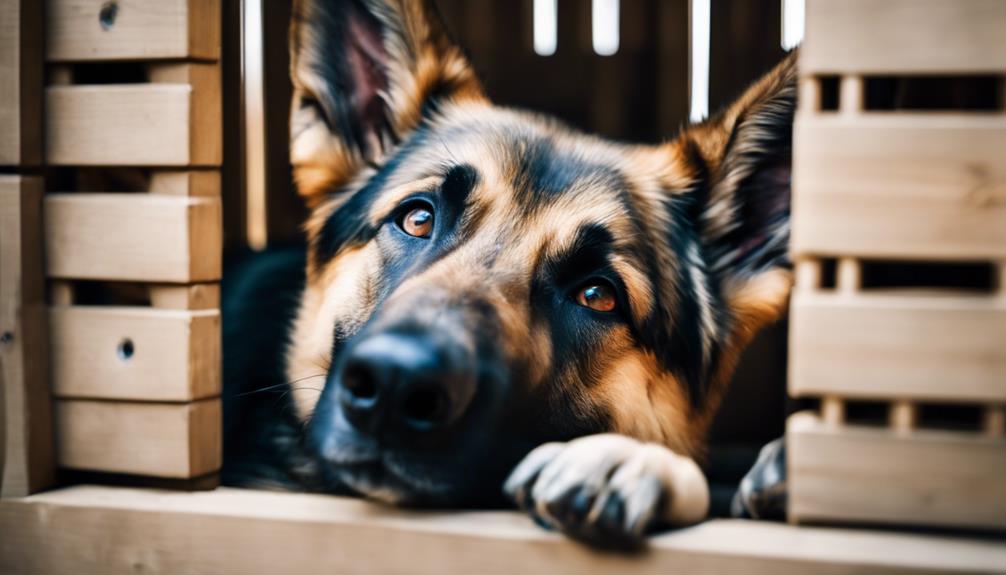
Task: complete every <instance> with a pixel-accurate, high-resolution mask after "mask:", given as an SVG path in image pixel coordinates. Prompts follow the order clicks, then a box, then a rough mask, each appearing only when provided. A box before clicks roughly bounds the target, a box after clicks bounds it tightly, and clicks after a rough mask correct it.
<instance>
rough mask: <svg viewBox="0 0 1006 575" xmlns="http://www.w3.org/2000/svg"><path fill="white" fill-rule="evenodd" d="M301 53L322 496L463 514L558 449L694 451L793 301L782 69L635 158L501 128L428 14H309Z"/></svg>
mask: <svg viewBox="0 0 1006 575" xmlns="http://www.w3.org/2000/svg"><path fill="white" fill-rule="evenodd" d="M291 33H292V47H293V52H292V57H293V65H292V71H293V79H294V85H295V98H294V105H293V115H292V143H291V155H292V160H293V163H294V166H295V176H296V178H297V183H298V187H299V190H300V192H301V194H302V195H304V197H305V198H306V199H307V200H308V202H309V203H310V204H311V205H312V206H313V214H312V216H311V218H310V220H309V222H308V224H307V226H306V229H307V233H308V236H309V240H310V248H309V249H310V252H309V258H308V259H309V264H308V284H307V288H306V290H305V292H304V295H303V300H302V302H301V308H300V312H299V316H298V319H297V321H296V324H295V326H294V330H293V333H292V337H291V341H290V348H289V353H288V372H289V377H290V380H291V381H292V382H295V383H294V384H293V385H294V392H293V393H294V397H295V400H296V404H297V408H298V411H299V413H300V416H301V417H302V418H303V419H304V421H305V424H306V425H307V429H308V436H309V440H310V442H311V445H312V448H313V449H314V450H315V452H316V454H317V458H318V460H319V462H320V463H321V465H322V467H323V468H324V471H325V473H326V474H327V476H328V477H330V478H331V480H332V481H333V482H334V483H337V484H339V485H344V486H346V487H349V488H351V489H353V490H356V491H358V492H360V493H361V494H364V495H368V496H371V497H376V498H380V499H384V500H388V501H394V502H402V503H409V504H462V503H471V502H491V501H493V500H495V499H496V498H497V497H499V495H500V485H501V483H502V480H503V478H504V477H505V475H506V473H507V472H508V471H509V470H510V469H511V468H512V467H513V465H514V464H515V463H516V462H517V461H518V460H519V459H520V457H522V456H523V455H524V454H526V453H527V452H528V451H529V450H530V449H532V448H533V447H535V446H537V445H539V444H541V443H543V442H545V441H551V440H562V439H570V438H573V437H578V436H582V435H587V434H592V433H600V432H607V431H614V432H619V433H624V434H626V435H630V436H633V437H636V438H640V439H644V440H650V441H656V442H659V443H662V444H665V445H667V446H669V447H671V448H673V449H675V450H677V451H679V452H681V453H684V454H689V455H692V454H695V453H696V452H697V451H699V450H700V449H701V441H702V437H703V434H704V432H705V428H706V426H707V425H708V423H709V419H710V417H711V415H712V413H713V411H714V409H715V407H716V405H717V403H718V402H719V399H720V397H721V396H722V394H723V391H724V389H723V388H724V386H725V383H726V381H727V379H728V378H729V375H730V372H731V370H732V368H733V364H734V360H735V358H736V356H737V354H738V353H739V351H740V350H741V348H742V347H743V346H744V345H745V344H746V342H747V341H748V339H749V338H750V337H751V336H752V335H753V333H754V332H755V331H756V330H757V329H758V328H759V327H761V326H762V325H763V324H765V323H767V322H769V321H771V320H773V319H775V318H776V317H777V315H778V314H779V312H780V309H781V308H782V307H783V305H784V302H785V298H786V295H787V292H788V288H789V284H790V274H789V271H787V270H786V268H785V247H786V241H787V222H788V177H789V168H788V166H789V159H788V158H789V125H790V123H791V120H792V109H793V85H792V83H793V78H792V66H791V65H790V64H788V63H787V64H785V65H784V66H783V67H781V68H780V69H779V70H777V71H776V72H774V74H773V75H771V76H770V77H768V78H766V79H765V80H763V81H762V82H760V83H759V84H758V85H756V86H754V87H753V88H752V89H751V91H750V92H749V93H748V94H747V95H745V97H744V98H742V99H741V100H740V101H739V102H738V103H737V104H735V105H734V106H733V107H732V108H730V109H729V110H727V111H726V112H725V113H724V114H723V115H722V116H721V117H720V118H719V119H717V120H714V121H712V122H710V123H708V124H706V125H703V126H698V127H695V128H692V129H690V130H689V131H686V132H684V133H683V134H682V135H680V136H679V137H678V138H677V139H676V140H674V141H672V142H670V143H668V144H666V145H662V146H627V145H620V144H614V143H609V142H606V141H603V140H600V139H597V138H593V137H589V136H585V135H583V134H579V133H576V132H574V131H572V130H570V129H568V128H566V127H564V126H562V125H560V124H558V123H556V122H554V121H551V120H548V119H544V118H541V117H538V116H533V115H529V114H525V113H520V112H515V111H511V110H506V109H500V108H495V107H493V106H492V105H491V104H490V103H489V102H488V101H487V100H486V99H485V97H484V96H483V94H482V91H481V88H480V87H479V85H478V83H477V82H476V80H475V78H474V76H473V74H472V72H471V71H470V69H469V68H468V65H467V63H466V62H465V61H464V59H463V57H462V56H461V55H460V52H459V51H458V50H457V49H456V48H455V47H453V46H452V45H451V44H450V43H449V42H447V40H446V39H445V36H444V34H443V31H442V30H441V29H440V27H439V24H438V23H437V20H436V17H435V14H434V13H433V11H432V10H431V9H430V8H429V7H428V6H426V5H425V4H422V3H420V2H412V1H408V0H401V1H399V2H394V1H387V2H383V1H382V2H378V1H362V0H360V1H357V0H343V1H336V0H306V1H303V2H300V3H299V4H298V5H297V6H296V14H295V19H294V25H293V28H292V30H291ZM321 375H323V376H324V378H325V385H324V388H323V390H322V391H321V392H320V393H319V392H318V391H317V386H315V385H311V386H297V385H296V382H298V381H302V380H305V378H311V377H315V376H321Z"/></svg>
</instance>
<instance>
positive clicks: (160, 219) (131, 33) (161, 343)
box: [43, 0, 222, 485]
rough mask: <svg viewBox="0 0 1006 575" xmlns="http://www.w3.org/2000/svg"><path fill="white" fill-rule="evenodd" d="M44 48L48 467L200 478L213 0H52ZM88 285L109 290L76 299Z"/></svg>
mask: <svg viewBox="0 0 1006 575" xmlns="http://www.w3.org/2000/svg"><path fill="white" fill-rule="evenodd" d="M45 54H46V59H47V61H48V62H49V64H50V65H49V85H48V86H47V87H46V88H45V104H46V117H45V136H46V146H45V161H46V163H47V164H48V165H50V166H58V167H61V168H63V169H62V170H61V171H60V172H59V174H60V177H59V178H58V179H56V180H55V182H56V183H53V184H51V185H50V186H49V187H50V188H51V193H48V194H46V196H45V198H44V200H43V206H44V210H45V228H44V234H45V236H44V237H45V273H46V276H47V277H48V278H49V292H50V304H51V305H50V308H49V310H48V320H49V321H48V327H49V330H50V334H51V343H52V346H51V365H52V391H53V395H54V397H55V400H54V414H55V415H54V419H55V424H56V435H57V442H56V443H57V446H58V449H57V453H56V460H57V463H58V465H59V466H61V467H63V468H67V469H72V470H79V471H87V472H99V473H113V474H126V475H130V476H150V477H157V478H169V479H192V478H197V477H205V476H208V475H210V476H211V475H213V474H214V473H216V472H217V471H218V470H219V467H220V463H221V456H220V451H221V437H220V434H221V428H222V421H221V411H220V400H219V396H220V391H221V389H220V385H221V379H220V376H221V374H220V371H221V358H220V313H219V305H220V302H219V299H220V295H219V284H218V283H217V282H218V281H219V280H220V276H221V255H222V229H221V224H222V215H221V201H220V191H221V190H220V173H219V166H220V163H221V160H222V145H221V141H222V121H221V77H220V74H221V69H220V65H219V62H218V59H219V56H220V3H219V1H218V0H164V1H163V2H146V1H142V0H117V1H116V2H104V1H100V0H50V2H49V3H48V5H47V11H46V52H45ZM120 79H121V81H120ZM68 174H69V175H68ZM102 176H112V177H102ZM122 182H127V185H125V186H123V185H122ZM113 183H114V184H113ZM124 188H125V190H124ZM95 282H98V283H97V284H96V283H95ZM96 285H97V288H96V287H95V286H96ZM87 289H92V290H93V289H99V290H104V291H102V292H101V293H103V294H106V295H105V296H103V298H99V301H88V300H87V298H86V297H82V296H81V295H80V294H81V293H87ZM137 292H139V293H141V294H143V296H144V297H142V298H140V299H141V300H143V301H135V299H136V298H135V297H134V296H135V295H136V293H137ZM124 294H125V295H124ZM116 298H119V299H116ZM211 483H212V482H203V485H209V484H211Z"/></svg>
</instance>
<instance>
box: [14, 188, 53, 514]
mask: <svg viewBox="0 0 1006 575" xmlns="http://www.w3.org/2000/svg"><path fill="white" fill-rule="evenodd" d="M41 247H42V181H41V179H39V178H33V177H21V176H0V495H2V496H3V497H21V496H24V495H28V494H29V493H34V492H36V491H39V490H41V489H43V488H45V487H48V486H49V485H50V484H52V482H53V480H54V473H53V470H54V469H55V465H54V462H53V448H52V412H51V409H52V406H51V403H50V397H49V375H48V370H47V361H46V360H47V357H48V349H47V348H48V345H47V336H46V322H45V285H44V283H43V275H42V265H41V260H42V249H41Z"/></svg>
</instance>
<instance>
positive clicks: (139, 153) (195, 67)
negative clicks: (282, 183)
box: [45, 64, 222, 166]
mask: <svg viewBox="0 0 1006 575" xmlns="http://www.w3.org/2000/svg"><path fill="white" fill-rule="evenodd" d="M151 78H152V79H153V80H154V82H153V83H149V84H104V85H59V86H49V87H48V88H46V90H45V92H46V161H47V162H48V163H49V164H51V165H69V166H74V165H76V166H219V165H220V162H221V159H222V145H221V141H222V132H221V130H222V128H221V109H220V68H219V66H218V65H216V64H172V65H165V66H161V67H154V68H152V70H151Z"/></svg>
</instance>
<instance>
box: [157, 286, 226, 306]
mask: <svg viewBox="0 0 1006 575" xmlns="http://www.w3.org/2000/svg"><path fill="white" fill-rule="evenodd" d="M147 289H148V290H149V292H150V305H152V306H154V307H159V308H165V309H217V308H219V307H220V284H190V285H181V286H177V285H168V284H157V285H151V286H149V287H148V288H147Z"/></svg>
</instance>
